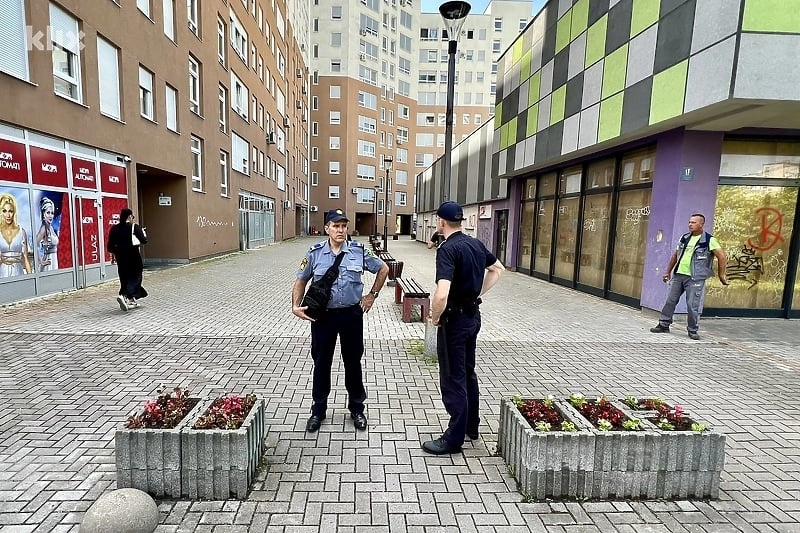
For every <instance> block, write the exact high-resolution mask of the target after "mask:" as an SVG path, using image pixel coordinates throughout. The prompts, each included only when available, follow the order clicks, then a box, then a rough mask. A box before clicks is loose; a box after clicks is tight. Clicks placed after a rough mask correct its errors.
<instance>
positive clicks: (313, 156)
mask: <svg viewBox="0 0 800 533" xmlns="http://www.w3.org/2000/svg"><path fill="white" fill-rule="evenodd" d="M311 160H312V161H319V148H318V147H316V146H312V147H311Z"/></svg>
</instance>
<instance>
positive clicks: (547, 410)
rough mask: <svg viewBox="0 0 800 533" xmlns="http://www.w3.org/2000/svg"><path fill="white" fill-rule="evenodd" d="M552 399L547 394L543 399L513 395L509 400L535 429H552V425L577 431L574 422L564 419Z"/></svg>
mask: <svg viewBox="0 0 800 533" xmlns="http://www.w3.org/2000/svg"><path fill="white" fill-rule="evenodd" d="M554 399H555V398H554V397H553V396H548V397H547V398H545V399H544V400H523V399H522V398H521V397H520V396H514V397H513V398H512V399H511V400H512V401H513V402H514V405H516V406H517V409H519V412H520V413H521V414H522V416H523V417H525V420H527V421H528V423H529V424H530V425H531V427H532V428H533V429H534V430H535V431H552V429H553V427H558V428H561V431H577V428H576V427H575V424H573V423H572V422H570V421H568V420H564V417H563V416H561V413H559V412H558V410H557V409H556V408H555V405H554V403H553V400H554Z"/></svg>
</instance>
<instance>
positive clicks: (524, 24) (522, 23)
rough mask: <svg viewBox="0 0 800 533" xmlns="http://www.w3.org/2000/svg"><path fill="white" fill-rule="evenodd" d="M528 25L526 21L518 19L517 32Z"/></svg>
mask: <svg viewBox="0 0 800 533" xmlns="http://www.w3.org/2000/svg"><path fill="white" fill-rule="evenodd" d="M527 25H528V19H519V30H520V31H522V30H524V29H525V26H527Z"/></svg>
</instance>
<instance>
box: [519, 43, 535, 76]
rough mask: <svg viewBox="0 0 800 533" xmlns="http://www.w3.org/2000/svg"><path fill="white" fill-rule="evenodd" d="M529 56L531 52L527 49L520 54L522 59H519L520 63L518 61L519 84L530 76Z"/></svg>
mask: <svg viewBox="0 0 800 533" xmlns="http://www.w3.org/2000/svg"><path fill="white" fill-rule="evenodd" d="M531 56H532V52H531V51H530V50H528V51H527V52H525V54H524V55H523V56H522V59H521V60H520V61H522V63H520V68H519V82H520V84H522V83H524V82H525V80H527V79H528V78H530V77H531Z"/></svg>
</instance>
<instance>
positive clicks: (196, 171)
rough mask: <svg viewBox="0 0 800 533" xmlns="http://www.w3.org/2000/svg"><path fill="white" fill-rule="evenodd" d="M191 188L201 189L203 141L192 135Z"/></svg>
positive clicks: (194, 189)
mask: <svg viewBox="0 0 800 533" xmlns="http://www.w3.org/2000/svg"><path fill="white" fill-rule="evenodd" d="M192 190H193V191H199V192H202V191H203V141H202V139H200V137H196V136H194V135H192Z"/></svg>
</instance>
